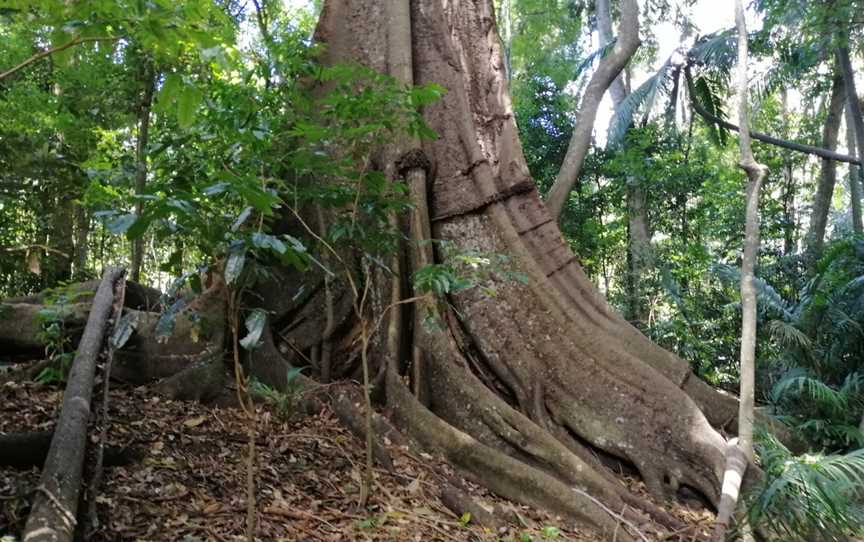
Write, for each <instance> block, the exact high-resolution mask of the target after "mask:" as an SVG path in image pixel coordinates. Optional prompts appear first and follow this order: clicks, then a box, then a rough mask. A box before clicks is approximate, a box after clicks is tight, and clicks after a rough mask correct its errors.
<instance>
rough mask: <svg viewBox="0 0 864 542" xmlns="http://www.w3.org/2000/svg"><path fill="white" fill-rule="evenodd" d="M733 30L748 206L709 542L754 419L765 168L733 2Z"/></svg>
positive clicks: (728, 512) (739, 475) (740, 16)
mask: <svg viewBox="0 0 864 542" xmlns="http://www.w3.org/2000/svg"><path fill="white" fill-rule="evenodd" d="M735 26H736V27H737V28H738V82H737V87H738V125H739V126H740V130H739V137H738V143H739V148H740V152H741V159H740V162H739V166H740V167H741V169H743V170H744V171H745V172H746V173H747V191H746V198H747V205H746V218H745V225H744V255H743V257H742V260H741V371H740V374H741V377H740V378H741V384H740V385H741V391H740V397H739V408H738V442H737V443H729V445H728V447H727V452H726V471H725V473H724V475H723V486H722V490H721V494H720V504H719V506H718V507H717V522H716V524H715V529H714V532H713V533H712V538H711V539H712V541H713V542H721V541H722V540H724V539H725V537H726V529H727V527H728V525H729V522H730V520H731V518H732V514H733V512H734V510H735V505H736V503H737V501H738V493H739V491H740V489H741V482H742V480H743V479H744V473H745V472H746V471H747V467H748V464H749V462H751V461H752V460H753V418H754V414H755V413H754V406H755V404H754V403H755V372H756V371H755V369H756V309H757V306H756V287H755V284H754V279H755V276H754V275H755V271H756V263H757V260H758V258H759V191H760V189H761V187H762V182H763V181H764V179H765V177H766V176H767V174H768V168H767V167H765V166H764V165H762V164H760V163H759V162H757V161H756V159H755V158H754V156H753V149H752V147H751V144H750V115H749V111H748V109H749V107H748V105H749V104H748V97H747V85H748V81H747V63H748V60H747V22H746V19H745V16H744V4H743V0H736V1H735Z"/></svg>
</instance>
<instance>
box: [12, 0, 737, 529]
mask: <svg viewBox="0 0 864 542" xmlns="http://www.w3.org/2000/svg"><path fill="white" fill-rule="evenodd" d="M404 2H405V3H401V2H400V3H399V4H396V3H393V4H391V3H383V2H379V1H376V0H329V1H327V2H325V4H324V7H323V11H322V15H321V20H320V22H319V25H318V28H317V30H316V33H315V39H316V40H317V41H319V42H323V43H325V44H326V47H325V48H324V49H323V50H324V52H323V53H322V60H323V61H325V62H328V63H336V62H340V63H342V62H352V61H355V62H359V63H361V64H364V65H366V66H368V67H370V68H373V69H375V70H378V71H381V72H388V73H390V74H391V75H394V76H396V77H398V78H399V80H401V81H403V82H407V81H409V79H408V74H411V79H413V81H414V83H415V84H427V83H432V82H434V83H437V84H440V85H442V86H444V87H445V88H447V89H448V92H447V93H446V94H445V95H444V97H443V98H442V99H441V100H439V101H438V102H435V103H433V104H431V105H429V106H426V107H425V108H424V111H423V112H422V113H423V116H424V118H425V120H426V122H427V123H428V124H429V126H430V127H431V128H432V129H434V130H435V131H436V132H437V134H438V138H437V139H435V140H430V141H423V142H422V143H420V145H419V148H417V146H416V142H411V141H406V142H405V143H406V145H405V147H404V148H398V147H394V148H393V149H384V150H382V152H381V153H380V154H381V155H382V156H383V157H384V158H383V159H382V160H381V161H377V162H376V163H380V164H381V167H382V169H384V171H386V172H389V173H392V176H391V177H390V178H391V179H392V180H393V181H394V182H400V179H404V181H405V182H406V183H407V184H408V185H409V187H410V188H411V190H412V193H413V194H414V195H415V196H416V200H415V209H414V210H412V214H411V216H410V217H404V218H402V217H399V218H400V220H399V223H400V224H403V227H404V231H405V232H406V238H408V239H410V242H406V243H405V244H406V247H405V253H404V254H394V255H392V260H393V262H397V263H399V266H394V267H393V270H395V271H396V272H397V273H398V274H401V275H406V274H407V273H408V272H410V268H411V267H414V268H415V269H416V268H417V267H418V266H422V265H426V263H425V262H432V263H447V264H450V265H454V266H458V262H455V261H448V260H447V259H446V258H448V255H447V254H443V253H436V252H434V251H431V250H428V248H429V246H430V244H429V243H428V241H429V238H430V237H431V238H432V239H434V240H438V241H442V242H446V243H447V244H448V245H449V246H451V247H452V248H453V251H454V252H455V253H457V254H463V253H468V252H471V253H484V254H490V253H491V254H505V255H508V256H509V257H510V262H511V266H512V268H513V270H514V271H519V272H520V273H521V274H522V275H524V276H525V277H526V278H527V282H525V283H523V282H521V281H516V280H513V279H512V278H509V277H508V274H507V273H493V274H492V276H490V277H489V279H488V280H487V281H485V282H484V284H483V286H488V288H475V289H469V290H463V291H460V292H459V293H457V294H453V295H451V296H449V297H448V298H447V299H439V300H435V301H429V302H428V303H427V304H426V305H425V306H424V307H422V308H421V307H417V306H411V305H408V304H407V300H409V299H412V298H414V297H415V293H414V292H411V288H410V285H409V281H408V280H405V278H404V277H399V276H397V277H395V278H387V277H389V275H387V276H386V277H385V278H383V279H382V278H380V277H379V276H378V274H376V273H374V272H373V273H369V274H368V275H369V277H371V279H370V278H369V277H367V279H369V280H372V282H371V283H370V284H371V290H372V292H371V294H370V298H371V299H372V302H370V303H369V304H368V309H369V310H368V311H367V312H366V313H363V314H359V315H356V314H355V311H354V310H353V306H352V303H353V302H354V301H355V298H354V297H352V292H351V291H350V289H348V288H346V287H345V286H344V281H343V280H342V279H341V278H340V279H338V280H337V279H334V280H332V281H330V282H329V283H328V284H329V287H328V286H326V284H325V281H324V280H323V279H322V280H321V281H320V283H319V284H318V285H314V286H313V287H310V288H307V289H302V290H301V289H300V287H299V284H301V282H302V281H299V280H294V279H295V278H296V277H297V273H296V272H294V274H293V275H292V274H291V272H287V271H285V270H282V269H274V270H273V273H271V274H270V276H271V277H274V278H273V279H268V282H267V283H266V284H262V285H261V286H260V288H262V290H261V291H262V292H264V293H265V294H266V295H261V296H258V295H255V296H252V295H250V296H249V303H247V304H252V303H253V302H257V303H261V304H263V308H265V309H266V310H268V312H269V314H270V315H271V316H272V317H271V318H270V320H271V322H272V327H268V328H267V329H265V332H264V335H263V337H262V340H263V344H262V345H261V347H259V348H258V349H256V350H255V353H254V356H250V357H249V359H248V360H247V362H246V363H247V366H248V369H249V374H250V375H253V376H255V377H256V378H258V380H260V381H261V382H263V383H265V384H267V385H270V386H273V387H278V388H282V389H285V388H289V387H292V386H294V385H296V383H298V382H299V383H301V385H307V384H308V380H307V379H306V378H305V377H303V376H302V375H301V376H299V377H297V378H296V379H295V380H293V381H292V382H289V381H288V376H287V375H288V373H287V370H288V369H290V367H291V365H292V364H293V365H301V364H302V365H308V361H307V360H309V359H311V358H314V356H313V355H311V353H312V352H314V351H315V350H316V349H318V351H319V352H320V351H321V345H322V344H323V342H328V343H330V344H331V346H332V360H331V361H332V366H331V370H330V373H331V374H332V376H333V377H334V378H340V377H345V376H351V375H356V374H357V373H358V370H357V362H356V360H357V359H358V356H357V355H356V354H357V352H356V346H355V345H356V344H357V335H358V330H360V331H363V330H364V329H365V330H370V329H371V330H374V329H376V327H375V326H371V325H370V324H369V323H370V322H379V321H381V320H384V321H383V323H382V325H380V326H378V329H380V330H381V331H380V332H378V333H376V334H375V335H373V336H372V337H371V342H372V351H371V352H370V355H368V359H369V360H370V362H371V363H376V362H377V363H379V364H380V365H379V366H377V367H376V366H373V367H372V371H371V374H373V375H375V374H377V375H380V378H376V379H374V380H375V381H376V382H378V383H379V384H380V390H378V391H379V392H380V395H381V396H382V398H383V399H385V400H386V402H387V404H388V407H389V409H388V411H389V412H391V413H392V416H393V418H394V420H395V421H397V422H398V423H399V424H401V425H402V426H403V427H404V428H405V429H406V430H407V432H409V433H410V434H412V435H413V436H414V437H415V438H416V439H417V441H418V442H419V443H420V444H422V445H424V446H426V447H427V448H428V449H430V450H432V451H435V452H438V453H440V454H441V455H442V456H443V457H445V458H446V459H447V460H449V461H450V462H451V463H452V464H453V466H454V467H455V468H457V469H460V470H462V471H467V472H469V473H471V474H473V476H474V478H475V479H477V480H478V481H480V482H482V483H483V484H485V485H487V486H488V487H489V488H490V489H491V490H492V491H494V492H496V493H498V494H500V495H503V496H505V497H509V498H511V499H514V500H516V501H520V502H523V503H528V504H532V505H535V506H540V507H543V508H546V509H548V510H551V511H553V512H556V513H558V514H560V515H562V516H566V517H567V518H568V519H578V520H581V521H583V522H585V523H587V524H588V525H590V526H593V528H594V529H596V530H597V531H599V532H602V533H605V534H606V536H608V537H609V538H610V539H617V540H619V541H627V540H633V539H634V538H637V537H638V536H639V533H637V532H636V530H635V529H636V528H642V527H643V526H644V525H645V524H646V523H647V518H648V517H650V518H651V519H653V520H654V521H655V522H656V523H655V524H654V526H655V528H657V529H658V530H662V529H663V528H664V527H665V528H667V529H668V530H675V529H677V528H679V527H680V524H677V522H676V520H674V519H673V518H670V517H669V516H668V514H665V513H664V512H663V511H662V510H660V509H658V508H657V507H656V505H653V504H652V503H651V502H650V501H649V500H648V499H646V498H644V497H641V496H638V495H635V494H632V493H630V492H629V490H628V489H627V488H626V487H625V486H624V484H622V483H621V481H620V480H619V479H617V477H616V476H615V474H614V473H613V472H612V471H611V470H610V469H608V468H607V467H605V466H604V464H603V463H602V462H601V461H600V460H599V459H598V454H599V455H601V456H603V457H606V458H609V459H610V460H611V461H616V460H617V461H619V462H623V463H625V464H629V465H632V466H633V468H634V469H636V470H637V471H638V473H639V474H641V476H642V478H643V480H644V481H645V483H646V485H647V487H648V488H649V489H650V491H651V492H652V493H654V494H655V495H658V496H665V495H673V494H674V493H675V491H676V490H677V489H678V488H679V487H681V486H682V485H684V486H688V487H690V488H693V489H695V490H697V491H699V492H701V493H702V494H704V495H705V496H706V497H707V498H708V499H709V500H710V501H712V502H714V503H717V502H718V501H719V498H720V484H721V479H722V475H723V461H724V452H725V448H726V446H725V444H726V443H725V440H724V439H723V437H722V436H721V435H720V434H719V433H718V432H717V431H716V430H715V429H714V428H712V426H711V424H712V423H713V424H714V425H715V426H718V427H727V428H728V427H732V428H733V430H734V426H735V418H736V416H737V402H736V401H735V400H734V399H733V398H731V397H729V396H726V395H724V394H721V393H718V392H716V391H715V390H713V389H712V388H711V387H710V386H708V385H707V384H705V383H704V382H701V381H700V380H699V379H698V378H696V377H695V376H693V375H692V373H691V371H690V369H689V366H688V365H687V363H685V362H684V361H682V360H680V359H679V358H677V357H676V356H674V355H673V354H671V353H669V352H667V351H665V350H663V349H661V348H659V347H657V346H656V345H654V344H653V343H651V342H650V341H649V340H648V339H646V338H645V336H643V335H642V334H641V333H639V332H638V330H636V329H635V328H634V327H633V326H631V325H630V324H629V323H628V322H627V321H626V320H624V319H623V318H622V317H621V316H620V315H618V314H616V313H615V312H614V311H612V309H611V308H610V307H609V305H608V304H607V302H606V301H605V300H604V299H603V298H602V297H601V296H600V295H599V293H597V291H596V290H595V289H594V287H593V285H592V284H591V282H590V281H589V280H588V278H587V277H586V276H585V274H584V272H583V271H582V269H581V268H580V267H579V264H578V262H577V260H576V258H575V257H574V255H573V254H572V253H571V252H570V250H569V247H568V245H567V243H566V242H565V241H564V239H563V238H562V236H561V233H560V231H559V230H558V227H557V223H556V221H555V220H554V219H553V217H552V216H551V215H550V214H549V212H548V211H547V210H546V209H545V207H544V206H543V203H542V201H541V200H540V197H539V195H538V193H537V190H536V188H535V185H534V183H533V181H532V179H531V178H530V176H529V173H528V168H527V165H526V164H525V160H524V157H523V155H522V150H521V146H520V143H519V140H518V138H517V130H516V126H515V123H514V120H513V115H512V109H511V104H510V99H509V94H508V89H507V85H506V74H505V68H504V63H503V60H502V55H501V42H500V40H499V39H498V37H497V36H496V32H495V23H494V16H493V5H492V1H491V0H458V1H448V2H444V1H443V0H422V1H421V0H404ZM399 8H402V11H401V14H400V12H399ZM405 8H408V9H407V11H406V10H405ZM406 19H407V20H408V21H410V24H408V23H407V22H406ZM396 21H402V22H396ZM394 25H395V26H394ZM406 43H408V44H410V47H408V46H406ZM412 147H413V148H412ZM400 153H404V154H402V155H401V156H399V154H400ZM393 161H395V163H389V162H393ZM424 182H425V188H424ZM424 195H426V196H428V197H427V198H426V199H425V200H424V198H423V196H424ZM322 216H323V213H322ZM325 218H326V217H323V218H322V222H323V220H324V219H325ZM298 222H299V221H298ZM409 222H410V226H409ZM285 226H286V227H287V226H290V224H287V223H286V224H285ZM280 227H281V226H280ZM306 231H307V232H309V231H310V230H308V229H307V230H306ZM432 246H438V245H437V244H436V245H432ZM448 254H449V252H448ZM346 256H347V255H346ZM358 259H359V256H358ZM403 263H404V265H403ZM388 264H389V257H388ZM347 267H350V268H352V269H353V268H354V262H349V265H347ZM380 275H384V274H383V273H381V274H380ZM304 280H305V279H304ZM310 280H311V279H310ZM361 286H365V285H361ZM211 291H212V292H213V293H212V295H209V296H208V295H207V294H206V293H205V295H203V296H201V298H199V300H201V303H199V306H196V307H193V308H194V309H195V310H196V311H197V312H198V313H199V314H200V315H211V316H213V318H212V319H209V320H208V319H205V320H204V323H205V324H206V325H202V326H199V327H198V328H196V327H195V326H194V325H193V323H192V321H191V319H190V318H187V319H186V320H189V321H188V322H187V321H186V320H184V319H183V318H178V321H177V330H176V331H175V333H174V335H173V336H172V337H171V339H170V340H169V342H168V343H167V344H160V343H159V342H158V341H157V340H156V339H155V337H153V335H152V331H150V330H151V329H152V327H153V323H154V319H155V316H154V315H152V314H142V315H141V316H140V318H142V319H143V320H142V321H141V322H140V323H139V325H138V327H137V329H136V335H135V336H133V338H132V339H131V340H130V341H129V343H127V347H126V348H124V350H123V351H120V352H117V356H118V362H120V363H119V364H118V366H117V367H115V369H114V370H113V371H112V374H120V373H121V372H122V368H123V363H122V358H123V355H124V351H127V350H128V351H129V352H126V354H125V355H127V356H129V357H130V358H131V359H130V361H131V363H129V364H128V366H129V367H130V371H131V369H133V368H134V369H135V370H139V371H140V370H142V369H140V367H141V366H148V365H150V367H149V368H148V369H146V370H147V371H149V373H148V374H147V375H146V376H149V377H151V378H158V377H164V376H168V374H169V372H173V373H175V374H174V376H171V377H169V378H168V380H167V381H165V383H166V386H165V387H166V388H167V389H168V390H169V391H170V390H174V391H178V390H179V391H184V390H182V389H181V388H182V385H183V384H184V383H186V384H188V385H189V386H191V387H194V386H195V385H197V384H199V383H200V382H201V381H204V380H206V381H208V382H209V381H210V379H211V376H212V375H213V374H215V373H214V368H215V367H218V365H217V363H216V361H217V360H219V355H218V352H215V351H213V350H212V349H211V348H209V346H213V347H220V348H221V344H222V343H221V340H220V337H221V336H224V325H225V319H224V314H225V303H224V289H223V290H221V293H220V290H219V288H218V287H217V286H214V287H213V289H211ZM489 291H495V292H496V294H495V295H489V293H488V292H489ZM394 301H395V302H401V303H405V304H404V305H400V306H402V307H404V308H405V312H404V315H403V316H401V317H394V316H393V314H394V312H393V310H390V309H392V308H394V307H395V306H394V305H393V302H394ZM194 303H197V301H196V302H193V304H194ZM322 307H326V310H322ZM421 309H422V312H425V311H426V310H428V311H429V312H431V313H434V314H435V315H436V316H437V321H438V325H437V326H435V327H430V326H425V325H420V324H418V319H417V317H416V311H421ZM15 310H19V309H18V308H17V307H16V308H15ZM411 310H413V311H415V313H414V314H413V315H412V313H411V312H410V311H411ZM217 315H221V319H220V318H219V317H218V316H217ZM385 317H386V318H385ZM359 318H363V319H366V320H367V321H366V322H360V321H358V319H359ZM198 320H199V319H196V321H198ZM325 323H326V325H325ZM364 326H368V327H365V328H364ZM196 329H197V330H198V331H195V330H196ZM207 329H210V330H213V336H211V337H205V339H207V340H206V341H200V340H199V341H197V342H196V340H195V339H197V338H198V333H199V332H200V330H207ZM325 330H326V331H325ZM325 333H326V334H327V336H326V337H325ZM201 343H203V344H204V345H209V346H208V347H207V348H205V346H203V345H202V344H201ZM202 349H203V351H202ZM172 353H173V357H172ZM136 354H137V358H136ZM203 357H207V358H208V359H206V360H203V361H202V358H203ZM154 359H155V360H159V361H158V363H155V364H154V363H153V362H152V361H148V360H154ZM405 360H409V362H407V363H406V362H405ZM142 362H143V363H142ZM170 363H174V365H173V366H172V367H168V365H169V364H170ZM159 364H162V366H158V367H157V366H154V365H159ZM202 364H203V365H202ZM418 367H419V369H418ZM205 369H206V372H207V375H208V376H207V377H206V378H202V377H201V374H202V371H205ZM169 381H170V383H169ZM184 389H185V388H184ZM292 389H294V388H292ZM412 390H413V391H412ZM187 391H188V390H187ZM184 393H185V392H184ZM312 403H314V401H311V400H310V401H308V404H312ZM303 404H304V405H306V404H307V402H306V401H305V400H304V402H303ZM304 408H305V407H304ZM703 412H704V414H703ZM706 415H707V417H706ZM610 511H613V512H612V513H610ZM622 511H623V512H622ZM622 516H623V518H624V520H625V521H626V522H627V523H626V524H623V523H622V520H621V517H622ZM634 526H636V527H634Z"/></svg>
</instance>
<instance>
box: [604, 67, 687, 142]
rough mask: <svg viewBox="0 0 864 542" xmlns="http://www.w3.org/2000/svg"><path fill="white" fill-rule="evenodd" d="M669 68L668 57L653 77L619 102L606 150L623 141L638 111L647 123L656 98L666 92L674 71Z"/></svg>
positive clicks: (610, 127) (611, 123) (611, 124)
mask: <svg viewBox="0 0 864 542" xmlns="http://www.w3.org/2000/svg"><path fill="white" fill-rule="evenodd" d="M671 67H672V57H669V58H668V59H667V60H666V62H664V63H663V65H662V66H661V67H660V69H659V70H657V72H656V73H655V74H654V75H652V76H651V77H649V78H648V79H647V80H646V81H645V82H644V83H642V84H641V85H639V88H637V89H636V90H634V91H633V92H631V93H630V94H629V95H628V96H627V97H626V98H625V99H624V101H623V102H621V104H620V105H619V106H618V108H617V110H616V111H615V114H614V115H613V116H612V120H611V122H610V123H609V133H608V136H607V138H606V148H607V149H611V148H613V147H615V146H617V145H618V144H620V143H621V141H623V140H624V135H625V134H626V133H627V130H629V129H630V127H631V126H632V125H633V123H634V122H635V118H636V116H637V115H638V114H639V113H640V111H641V112H642V113H643V114H642V121H643V122H645V121H647V119H648V116H649V115H650V114H651V111H652V110H653V109H654V104H655V103H656V101H657V97H658V96H659V95H660V94H662V93H663V92H665V91H666V87H667V86H668V83H669V81H670V76H671V75H672V73H673V71H674V70H671V69H670V68H671Z"/></svg>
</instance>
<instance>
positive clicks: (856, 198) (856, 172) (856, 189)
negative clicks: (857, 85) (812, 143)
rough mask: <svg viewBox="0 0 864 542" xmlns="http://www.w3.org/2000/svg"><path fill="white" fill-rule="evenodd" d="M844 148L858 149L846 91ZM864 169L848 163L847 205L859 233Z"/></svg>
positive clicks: (855, 150) (855, 230) (850, 152)
mask: <svg viewBox="0 0 864 542" xmlns="http://www.w3.org/2000/svg"><path fill="white" fill-rule="evenodd" d="M845 112H846V148H847V149H848V152H849V154H854V155H855V156H858V151H857V149H856V147H857V146H856V144H855V119H854V116H853V115H854V113H853V112H852V105H851V104H850V102H849V96H848V92H847V96H846V108H845ZM862 173H864V169H862V168H860V167H858V166H856V165H854V164H849V207H850V209H851V210H852V231H854V232H855V233H861V232H862V231H864V230H862V223H861V181H862Z"/></svg>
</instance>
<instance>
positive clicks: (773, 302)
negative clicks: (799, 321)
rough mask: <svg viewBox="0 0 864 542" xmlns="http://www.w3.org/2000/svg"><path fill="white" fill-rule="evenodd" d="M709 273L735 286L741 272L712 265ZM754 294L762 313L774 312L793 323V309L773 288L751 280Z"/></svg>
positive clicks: (725, 265)
mask: <svg viewBox="0 0 864 542" xmlns="http://www.w3.org/2000/svg"><path fill="white" fill-rule="evenodd" d="M711 272H712V273H713V274H714V275H715V276H716V277H717V278H719V279H720V280H721V281H722V282H725V283H727V284H737V283H740V282H741V270H740V269H738V268H737V267H733V266H731V265H728V264H714V265H712V266H711ZM753 285H754V286H755V287H756V294H757V296H758V301H759V310H760V312H762V313H770V312H771V311H774V312H775V313H777V314H778V315H780V316H782V318H783V319H784V320H786V321H794V311H793V309H794V307H791V306H790V304H789V303H788V302H787V301H786V300H785V299H783V296H781V295H780V293H779V292H778V291H777V290H775V289H774V287H773V286H771V285H770V284H768V283H767V282H765V281H764V280H762V279H760V278H758V277H756V278H755V279H753Z"/></svg>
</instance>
